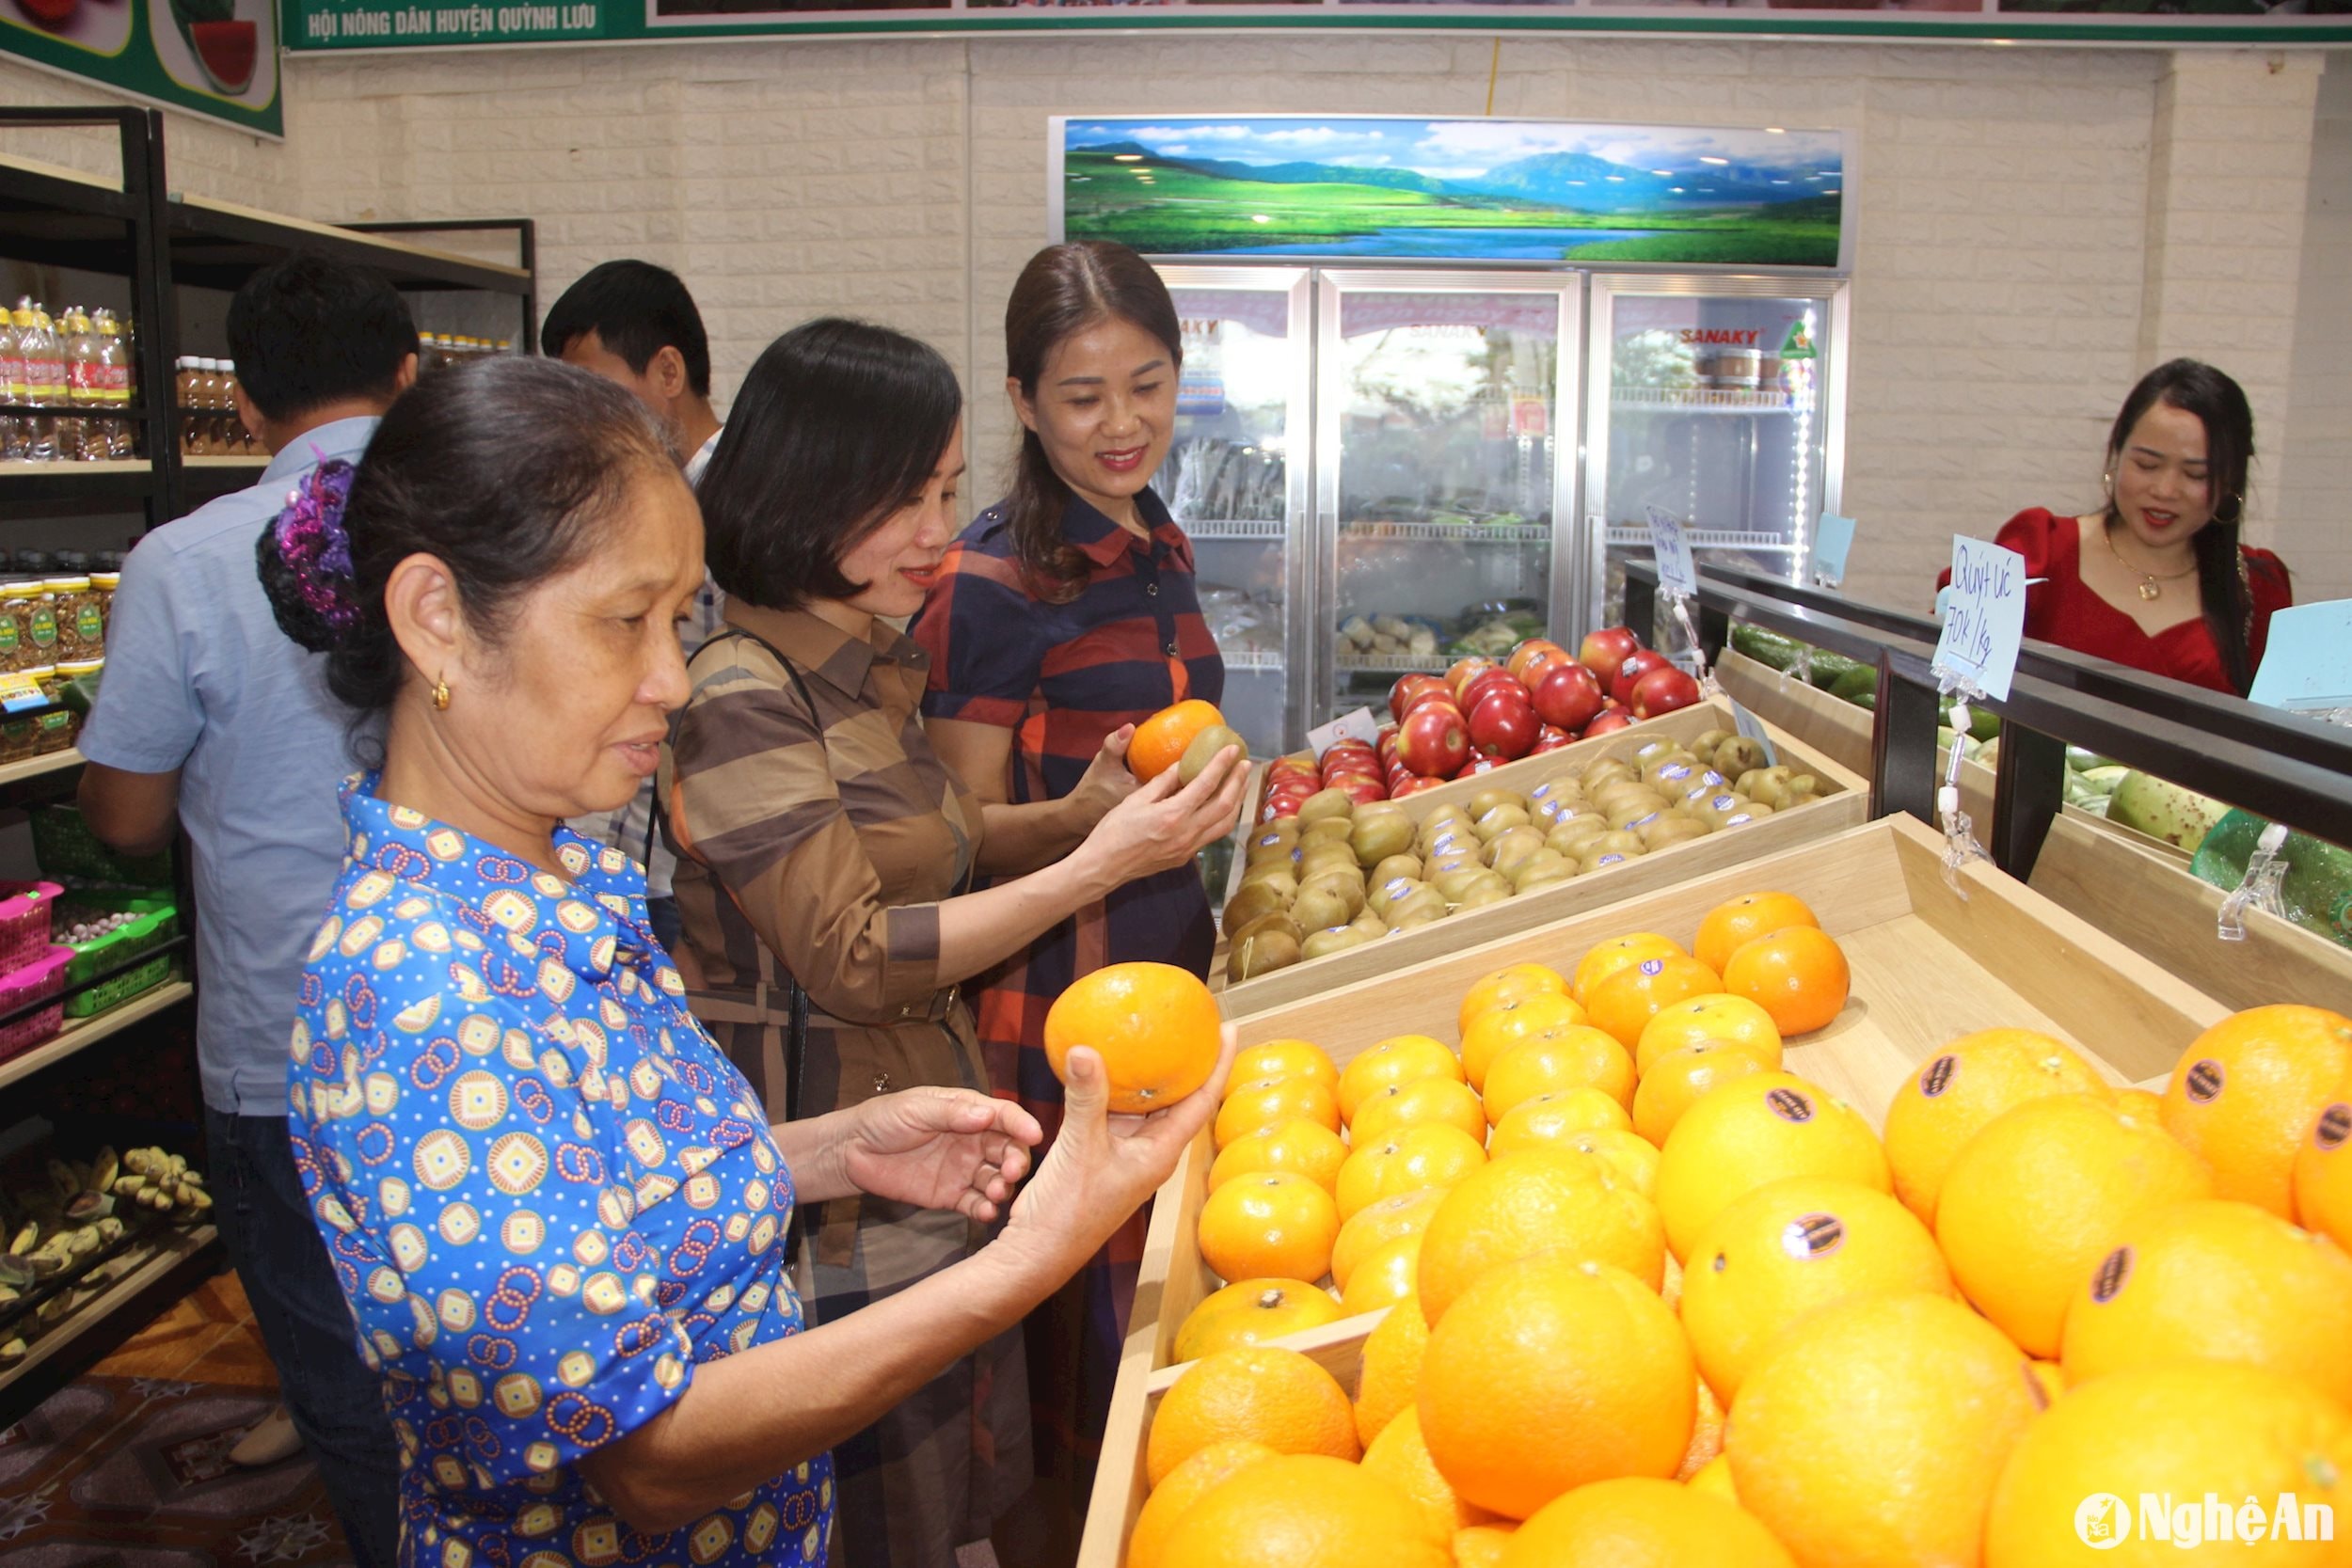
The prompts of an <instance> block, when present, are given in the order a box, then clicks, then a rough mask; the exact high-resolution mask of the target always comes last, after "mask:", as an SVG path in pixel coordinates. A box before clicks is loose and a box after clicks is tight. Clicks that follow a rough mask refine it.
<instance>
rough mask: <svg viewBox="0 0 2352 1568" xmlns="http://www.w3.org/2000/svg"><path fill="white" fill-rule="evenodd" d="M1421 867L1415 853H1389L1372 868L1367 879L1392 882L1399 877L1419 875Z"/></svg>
mask: <svg viewBox="0 0 2352 1568" xmlns="http://www.w3.org/2000/svg"><path fill="white" fill-rule="evenodd" d="M1422 870H1423V867H1422V863H1421V858H1420V857H1419V856H1417V855H1391V856H1389V857H1388V858H1387V859H1385V860H1383V861H1382V862H1381V863H1379V864H1377V865H1375V866H1374V867H1373V868H1372V875H1371V877H1370V878H1369V880H1370V881H1375V882H1392V881H1394V880H1396V879H1397V878H1399V877H1416V878H1417V877H1420V876H1421V875H1422Z"/></svg>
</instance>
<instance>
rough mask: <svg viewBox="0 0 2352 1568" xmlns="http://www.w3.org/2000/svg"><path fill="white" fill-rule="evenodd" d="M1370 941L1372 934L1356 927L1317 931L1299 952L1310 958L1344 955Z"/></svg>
mask: <svg viewBox="0 0 2352 1568" xmlns="http://www.w3.org/2000/svg"><path fill="white" fill-rule="evenodd" d="M1371 940H1372V933H1371V932H1369V931H1366V930H1364V929H1363V928H1362V927H1357V926H1342V927H1339V928H1338V929H1337V930H1333V931H1317V932H1315V933H1314V934H1313V935H1312V936H1311V937H1309V938H1308V939H1307V940H1306V942H1305V943H1304V944H1303V945H1302V946H1301V948H1300V951H1301V952H1303V953H1304V954H1305V955H1306V956H1307V957H1308V958H1325V957H1327V956H1328V955H1330V954H1333V953H1344V952H1346V951H1347V950H1348V949H1349V948H1351V947H1361V946H1362V945H1363V944H1364V943H1366V942H1370V941H1371Z"/></svg>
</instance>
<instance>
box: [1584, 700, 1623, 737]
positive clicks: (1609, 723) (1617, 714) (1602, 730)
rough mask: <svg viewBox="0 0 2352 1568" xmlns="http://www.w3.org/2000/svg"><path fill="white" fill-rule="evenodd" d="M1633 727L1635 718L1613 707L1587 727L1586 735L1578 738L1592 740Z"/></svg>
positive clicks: (1621, 709)
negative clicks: (1594, 737) (1595, 737)
mask: <svg viewBox="0 0 2352 1568" xmlns="http://www.w3.org/2000/svg"><path fill="white" fill-rule="evenodd" d="M1632 725H1633V716H1632V715H1631V714H1629V713H1628V712H1626V711H1625V709H1623V708H1616V707H1613V708H1611V709H1609V710H1608V711H1607V712H1605V713H1603V714H1602V715H1601V716H1600V717H1599V718H1597V719H1596V720H1594V721H1592V722H1591V723H1589V724H1587V725H1585V726H1584V733H1583V734H1582V735H1581V736H1578V738H1579V739H1581V740H1590V739H1592V738H1593V736H1597V735H1610V734H1613V733H1614V732H1615V731H1618V730H1623V729H1630V728H1632Z"/></svg>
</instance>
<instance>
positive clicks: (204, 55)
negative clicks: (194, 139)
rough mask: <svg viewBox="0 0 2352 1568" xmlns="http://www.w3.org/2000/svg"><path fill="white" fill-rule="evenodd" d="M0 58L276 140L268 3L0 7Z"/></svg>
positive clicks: (280, 127)
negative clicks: (2, 55)
mask: <svg viewBox="0 0 2352 1568" xmlns="http://www.w3.org/2000/svg"><path fill="white" fill-rule="evenodd" d="M0 50H5V51H6V52H7V53H8V54H10V55H15V56H17V57H19V58H21V59H24V60H27V61H30V62H31V63H32V64H35V65H38V66H41V67H44V68H46V69H48V70H50V71H58V72H61V73H63V74H65V75H69V76H82V77H87V79H89V80H90V81H93V82H99V83H103V84H104V85H105V86H106V87H111V88H113V89H114V90H116V91H117V92H125V93H129V94H131V95H133V96H134V97H137V98H144V99H146V100H148V101H150V102H151V103H162V104H165V105H167V106H168V107H170V108H175V109H186V110H190V111H192V112H194V113H197V114H201V115H210V116H212V117H213V118H215V119H224V120H227V121H229V122H230V124H232V125H238V126H242V127H244V128H245V129H246V130H250V131H259V132H262V133H263V134H264V135H273V136H275V135H282V134H283V133H284V127H285V117H284V110H283V105H282V104H281V103H279V101H278V7H277V4H276V0H0Z"/></svg>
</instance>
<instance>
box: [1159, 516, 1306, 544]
mask: <svg viewBox="0 0 2352 1568" xmlns="http://www.w3.org/2000/svg"><path fill="white" fill-rule="evenodd" d="M1180 526H1181V527H1182V528H1183V529H1184V532H1185V533H1186V534H1188V535H1190V536H1191V537H1192V538H1195V539H1283V538H1287V537H1288V536H1289V531H1290V524H1288V523H1286V522H1284V521H1283V520H1282V519H1281V518H1279V517H1229V518H1218V519H1213V520H1206V521H1201V522H1189V523H1184V524H1182V525H1180Z"/></svg>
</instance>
